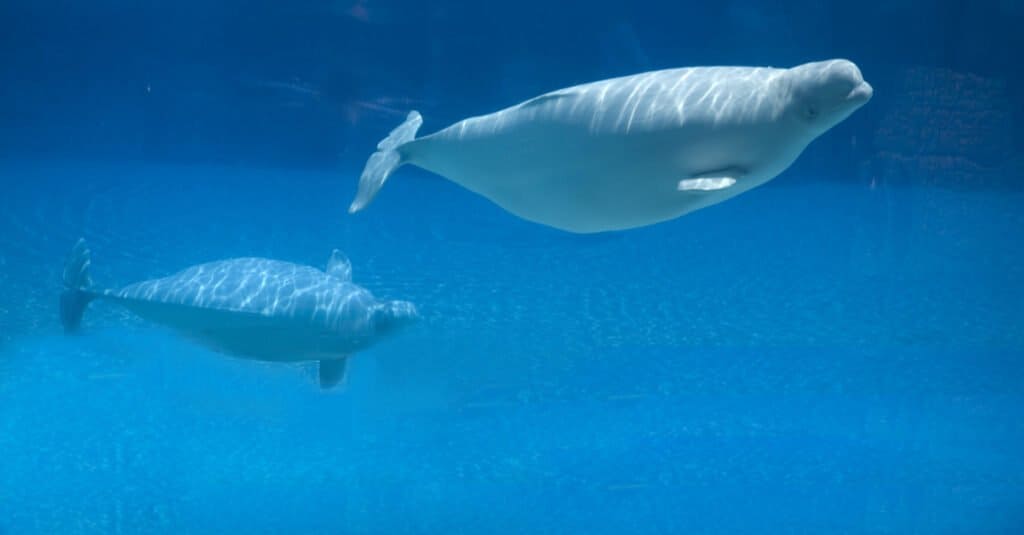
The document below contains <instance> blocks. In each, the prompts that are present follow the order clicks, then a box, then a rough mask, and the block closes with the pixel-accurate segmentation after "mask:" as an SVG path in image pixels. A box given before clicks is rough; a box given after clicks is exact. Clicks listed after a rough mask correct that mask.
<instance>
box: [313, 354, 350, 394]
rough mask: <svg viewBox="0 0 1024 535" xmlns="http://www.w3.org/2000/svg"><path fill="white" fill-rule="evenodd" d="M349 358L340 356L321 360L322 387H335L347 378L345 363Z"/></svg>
mask: <svg viewBox="0 0 1024 535" xmlns="http://www.w3.org/2000/svg"><path fill="white" fill-rule="evenodd" d="M347 360H348V359H345V358H340V359H333V360H321V361H320V370H319V373H320V388H323V389H328V388H333V387H335V386H337V385H338V384H340V383H341V382H342V381H344V380H345V364H346V361H347Z"/></svg>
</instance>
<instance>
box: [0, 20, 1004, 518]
mask: <svg viewBox="0 0 1024 535" xmlns="http://www.w3.org/2000/svg"><path fill="white" fill-rule="evenodd" d="M116 4H117V3H116V2H101V3H99V5H90V6H89V7H88V9H87V8H84V7H82V6H71V5H68V6H64V7H65V8H66V9H67V12H66V13H63V14H61V13H60V10H57V9H54V10H52V11H50V10H47V9H45V8H41V7H30V6H28V5H27V3H26V5H24V6H19V5H17V3H11V4H9V5H5V6H2V7H3V10H5V11H4V13H5V14H7V15H12V16H13V15H17V17H19V18H10V17H8V18H2V20H7V21H12V20H19V21H21V24H19V25H17V28H15V25H11V28H9V29H10V30H11V32H13V33H10V32H8V33H6V34H5V35H7V36H9V37H8V39H6V40H5V41H4V43H3V45H2V46H3V47H4V48H3V49H0V50H2V51H3V52H4V55H3V57H4V58H5V59H7V60H9V61H7V62H6V63H5V64H4V65H5V67H4V70H3V74H4V80H5V81H6V83H5V84H3V87H2V88H0V96H3V97H4V98H3V104H2V105H0V112H2V113H0V139H2V140H3V141H4V144H3V146H2V149H0V183H2V195H0V289H2V291H0V534H4V535H7V534H15V533H19V534H20V533H183V532H187V533H224V532H243V533H244V532H253V533H281V532H288V533H387V534H396V533H773V534H774V533H900V534H903V533H928V534H932V533H972V534H973V533H1007V534H1012V533H1020V532H1021V530H1024V459H1022V457H1021V455H1020V452H1021V451H1024V388H1022V387H1024V325H1022V318H1024V247H1022V246H1021V238H1020V236H1021V235H1022V234H1024V208H1022V207H1024V188H1022V187H1021V186H1020V180H1021V173H1020V166H1019V164H1020V163H1021V154H1022V151H1021V142H1022V140H1024V135H1022V132H1021V129H1020V126H1019V125H1020V124H1024V122H1022V121H1020V120H1019V119H1021V116H1022V115H1024V105H1022V103H1021V100H1020V97H1019V94H1018V92H1016V91H1011V90H1010V88H1011V87H1013V84H1014V83H1016V82H1019V81H1020V80H1019V78H1020V74H1019V73H1016V72H1015V71H1012V69H1011V68H1010V67H1009V66H1010V65H1011V64H1012V61H1011V59H1012V57H1014V55H1013V54H1012V53H1011V51H1012V50H1013V46H1014V45H1017V44H1022V42H1021V37H1020V36H1019V35H1017V34H1016V33H1014V32H999V31H994V30H993V31H991V32H984V31H982V30H981V28H982V26H984V24H983V23H990V24H995V25H997V26H998V27H1001V26H999V25H1011V24H1012V23H1013V21H1016V20H1020V17H1021V11H1022V10H1020V9H1019V8H1015V7H1014V5H1012V3H997V2H992V3H982V4H977V6H981V7H974V8H969V7H965V5H964V4H960V3H956V2H947V3H938V4H937V5H935V6H932V7H931V8H929V9H928V10H925V11H926V12H925V13H924V14H923V15H922V14H921V11H922V8H920V6H918V5H917V4H915V3H913V2H902V3H894V4H893V5H891V6H888V7H884V8H883V7H865V8H864V9H863V10H857V9H853V8H852V7H849V8H843V7H839V6H831V7H817V8H813V6H811V5H810V4H806V3H801V2H790V3H789V4H788V5H790V8H791V9H790V10H788V11H787V10H782V11H781V12H776V11H773V10H772V9H771V8H766V7H762V6H758V5H756V4H748V3H745V2H733V3H726V4H723V6H726V7H722V8H697V7H692V8H687V7H686V6H677V7H668V6H660V5H655V4H651V5H650V6H649V7H647V8H640V7H635V6H634V7H627V6H616V5H614V4H600V3H599V4H595V5H597V6H598V7H596V8H592V9H591V10H590V11H587V13H589V15H586V16H581V15H579V13H581V12H580V11H579V9H581V8H580V7H579V6H570V5H566V6H564V7H563V8H560V9H555V8H551V9H550V10H546V9H543V8H542V6H539V5H533V4H536V3H530V2H526V3H524V4H520V5H519V7H518V8H517V7H516V5H513V4H508V5H504V4H503V5H502V6H499V7H495V8H494V9H493V12H490V11H488V10H486V9H482V8H480V7H473V6H468V5H461V3H459V2H446V3H444V2H427V3H422V4H416V5H409V4H403V3H400V2H393V3H384V2H351V3H348V2H338V3H335V4H332V6H334V8H332V9H333V10H328V11H329V13H327V14H325V13H326V12H324V11H322V9H323V8H324V6H323V5H321V4H315V6H316V7H318V9H321V10H320V11H318V10H315V9H314V10H303V9H296V10H294V11H290V10H287V9H285V8H283V7H281V6H271V5H269V4H268V5H263V4H259V5H252V6H249V7H248V8H246V9H245V10H242V11H239V10H238V9H236V8H237V7H238V6H234V5H233V4H230V3H228V4H223V5H218V6H214V7H199V6H192V5H185V7H182V8H180V9H177V10H171V9H169V8H168V9H167V10H161V9H159V8H157V7H151V8H149V9H148V10H141V9H140V10H135V11H132V10H128V11H124V12H121V11H118V9H117V7H118V6H117V5H116ZM350 4H351V5H350ZM997 4H998V6H997ZM297 5H299V6H305V7H309V6H308V5H307V4H306V3H299V4H297ZM814 5H817V4H814ZM359 6H363V7H364V8H366V11H365V13H364V11H360V10H359V9H355V10H354V11H353V8H358V7H359ZM53 7H54V8H56V7H59V3H58V4H54V5H53ZM570 8H572V9H570ZM89 10H95V11H89ZM801 10H806V11H801ZM1000 10H1002V11H1000ZM113 12H118V13H121V14H122V16H123V17H125V19H124V20H125V21H127V22H125V23H124V24H121V25H119V24H117V23H115V22H114V21H115V20H117V19H115V18H112V17H111V13H113ZM794 13H799V14H794ZM83 17H84V18H83ZM801 17H803V18H801ZM1015 17H1016V18H1015ZM868 20H871V21H874V22H873V23H874V24H875V26H874V27H875V28H876V30H877V31H876V32H872V33H871V35H864V34H863V31H858V29H857V28H858V21H860V22H861V23H865V22H866V21H868ZM910 20H914V21H916V22H917V24H908V23H907V22H908V21H910ZM423 21H430V22H429V23H426V22H423ZM680 21H681V22H680ZM697 21H704V22H705V23H704V24H699V23H697ZM417 22H422V23H423V24H422V25H420V26H417V24H415V23H417ZM570 24H575V25H574V26H572V27H573V28H575V30H574V31H573V32H569V33H571V35H570V36H566V33H567V32H566V31H565V30H564V28H565V27H567V25H570ZM680 24H681V25H683V26H684V27H685V28H688V29H689V30H690V31H691V33H692V34H693V39H682V37H681V36H680V34H679V32H678V31H677V30H678V28H677V27H676V26H674V25H680ZM716 24H717V25H718V26H716ZM766 24H774V25H786V27H791V28H807V30H806V31H805V32H796V31H793V32H790V33H782V34H780V35H775V34H772V33H771V32H768V31H766V30H765V28H766V26H765V25H766ZM901 24H902V25H903V26H901ZM716 27H717V28H720V29H721V32H720V33H716V32H715V31H714V28H716ZM901 27H902V28H904V29H905V32H904V33H902V34H901V33H900V32H896V31H889V30H895V29H898V28H901ZM70 28H78V30H75V31H79V32H84V33H75V32H74V31H72V32H69V31H68V30H69V29H70ZM81 28H86V29H85V30H82V29H81ZM411 28H418V29H416V30H411ZM186 29H187V30H188V31H185V30H186ZM342 30H344V31H342ZM459 30H463V31H462V32H461V33H460V31H459ZM39 32H41V33H39ZM674 32H675V33H674ZM825 34H827V35H828V36H829V40H826V41H821V40H819V38H821V36H822V35H825ZM729 35H734V36H735V35H741V36H744V37H743V38H741V39H739V41H737V40H734V39H729V38H728V36H729ZM12 36H13V37H12ZM101 36H105V37H102V38H101ZM204 38H205V39H210V40H211V41H210V42H208V43H207V42H206V41H204V40H203V39H204ZM698 38H699V39H702V41H701V42H700V44H694V41H695V40H697V39H698ZM16 42H17V43H19V44H18V46H14V43H16ZM424 42H425V43H432V46H433V47H434V48H433V51H430V50H428V49H430V47H425V46H413V45H414V44H415V43H424ZM946 42H953V43H955V44H956V45H957V46H948V47H937V46H930V44H935V43H946ZM83 43H87V44H89V46H83ZM132 43H136V44H137V46H132ZM203 43H206V44H205V45H204V44H203ZM515 43H518V45H517V44H515ZM204 46H209V47H211V48H210V52H209V54H206V53H204V50H206V49H205V48H204ZM289 47H291V48H289ZM545 47H548V48H550V47H555V48H557V49H558V50H560V51H561V52H560V54H561V55H557V54H552V53H546V52H545ZM1008 48H1009V50H1008ZM55 51H60V53H59V54H56V53H55ZM399 51H407V53H408V54H409V55H410V57H407V58H403V57H402V54H400V53H399ZM334 55H337V56H339V57H340V59H337V58H336V59H332V60H328V59H327V58H329V57H331V56H334ZM833 55H844V56H849V57H851V59H854V60H856V61H858V64H860V66H861V68H862V70H863V71H864V73H865V77H866V78H867V79H868V81H870V82H871V83H872V84H873V85H874V86H875V87H876V96H875V98H874V99H873V100H872V102H871V103H869V104H868V106H866V107H865V108H864V109H863V110H862V111H859V112H857V114H856V115H855V116H854V117H851V119H850V120H849V121H848V122H847V123H844V124H842V125H840V126H839V127H837V128H836V129H835V130H833V131H832V132H829V133H828V134H826V135H825V136H824V137H823V138H822V139H820V140H818V141H817V142H815V144H813V145H812V146H811V147H810V148H809V149H808V151H807V152H806V153H805V154H804V155H803V157H802V158H801V159H800V160H799V161H798V162H797V164H796V165H794V167H793V168H791V169H790V170H789V171H787V172H786V173H785V174H783V175H782V176H781V177H779V178H778V179H776V180H775V181H773V182H771V183H769V184H767V185H765V186H763V187H761V188H758V189H756V190H753V191H751V192H748V193H745V194H743V195H741V196H739V197H736V198H735V199H732V200H730V201H728V202H725V203H722V204H719V205H716V206H713V207H711V208H708V209H705V210H701V211H698V212H696V213H693V214H691V215H688V216H686V217H683V218H680V219H678V220H675V221H671V222H668V223H664V224H660V225H655V226H651V227H646V228H641V229H636V230H632V231H628V232H621V233H609V234H600V235H573V234H567V233H563V232H559V231H556V230H553V229H549V228H545V227H542V226H539V225H535V224H531V223H528V222H526V221H522V220H520V219H517V218H515V217H514V216H511V215H510V214H508V213H506V212H504V211H502V210H500V209H499V208H497V207H495V206H494V205H492V204H490V203H488V202H487V201H486V200H484V199H482V198H480V197H477V196H475V195H473V194H471V193H469V192H467V191H465V190H462V189H460V188H458V187H457V186H455V185H454V184H452V183H450V182H447V181H444V180H443V179H440V178H438V177H436V176H433V175H430V174H428V173H426V172H422V171H418V170H416V169H412V168H403V169H402V170H401V171H399V172H398V173H397V174H396V175H395V177H394V178H393V179H392V180H391V181H390V182H389V183H388V184H387V186H386V187H385V188H384V190H383V191H382V192H381V194H380V197H379V198H378V199H377V200H376V201H375V203H374V204H373V205H372V206H371V207H370V208H369V209H368V210H367V211H366V212H363V213H360V214H358V215H356V216H349V215H347V214H346V213H345V209H346V207H347V205H348V202H349V201H350V200H351V198H352V195H353V192H354V190H355V183H356V177H357V175H358V172H359V170H360V168H361V165H362V163H363V160H364V159H365V157H366V155H368V154H369V152H370V151H371V150H372V147H373V145H374V144H375V143H376V141H377V140H378V139H379V138H380V137H382V136H383V135H384V134H386V132H387V130H388V129H389V128H390V127H391V126H394V124H397V122H398V120H399V118H400V115H395V114H393V113H390V112H388V111H381V110H379V109H376V110H375V111H374V110H373V109H370V108H366V107H360V106H354V107H353V106H349V107H346V105H347V104H351V103H352V102H354V101H356V100H358V101H368V100H373V99H375V98H377V97H381V96H390V97H398V96H407V97H409V98H411V99H417V100H418V102H417V103H416V104H409V105H406V104H403V103H401V102H398V103H396V101H394V100H383V101H381V100H376V101H375V102H378V104H379V103H380V102H384V103H385V104H386V105H387V106H390V107H396V108H400V111H404V110H406V109H408V108H409V107H417V108H420V109H421V110H422V111H423V112H424V115H425V117H426V124H425V127H424V130H425V131H433V130H434V129H436V128H440V127H441V126H444V125H445V124H447V122H448V121H450V120H457V119H459V118H461V117H464V116H466V115H470V114H474V113H481V112H487V111H490V110H492V109H495V108H497V107H501V106H504V105H507V104H511V103H513V102H515V101H517V100H521V99H523V98H527V97H529V96H531V95H532V94H535V93H537V92H539V91H544V90H548V89H553V88H556V87H559V86H563V85H568V84H570V83H576V82H580V81H586V80H587V79H593V78H600V77H606V76H612V75H618V74H624V73H627V72H632V71H636V70H643V69H647V68H660V67H668V66H676V65H680V64H709V63H717V62H720V61H729V62H739V63H764V62H767V63H779V64H790V63H795V62H798V61H805V60H812V59H820V58H821V57H830V56H833ZM425 57H433V58H434V59H433V60H432V61H431V62H426V61H425V60H424V58H425ZM329 61H330V62H333V63H334V64H335V65H337V64H342V65H347V64H351V65H352V66H351V71H354V72H357V73H359V75H360V76H363V77H364V78H363V79H362V80H361V84H358V85H359V88H358V91H355V90H352V91H349V92H346V91H340V96H339V93H338V92H335V93H333V94H332V98H335V97H336V98H337V101H336V103H340V104H339V105H338V106H335V107H332V106H327V105H326V104H324V103H323V101H322V100H317V99H313V101H309V100H303V98H305V97H303V95H305V94H306V93H303V90H302V89H301V87H306V86H301V87H300V89H295V88H294V87H293V88H290V89H283V90H281V91H283V95H284V96H282V93H281V92H280V91H278V89H272V90H267V87H268V86H267V85H266V83H265V82H268V81H269V82H275V81H278V82H279V81H282V80H283V83H288V84H292V85H294V83H293V80H292V77H296V76H298V77H302V78H304V79H313V80H317V82H316V83H315V84H314V87H316V88H322V87H326V85H319V84H328V82H325V81H323V78H317V76H319V75H317V74H316V73H317V72H320V71H319V70H318V66H320V65H322V64H326V63H328V62H329ZM378 63H380V64H378ZM288 65H291V67H290V68H289V67H288ZM395 65H398V66H405V67H408V70H403V69H396V68H394V66H395ZM324 69H326V70H330V69H327V68H326V67H325V68H324ZM310 73H312V74H310ZM326 78H331V76H326ZM253 80H255V82H254V81H253ZM261 83H262V84H263V85H260V84H261ZM302 83H305V82H302ZM147 85H148V86H149V87H150V90H149V91H147V90H146V89H145V88H146V87H147ZM300 85H301V84H300ZM343 85H344V84H343ZM254 87H262V88H263V90H259V91H257V90H255V89H253V88H254ZM274 87H277V86H274ZM325 94H326V93H325ZM146 95H156V96H155V97H152V98H157V99H159V100H157V101H155V102H153V101H147V100H145V99H146V98H150V97H146ZM12 99H13V100H12ZM385 104H381V105H385ZM79 237H85V238H86V239H87V240H88V241H89V244H90V247H91V249H92V251H93V259H92V269H93V278H94V279H95V281H96V282H97V283H98V284H99V285H101V286H103V285H109V286H119V285H122V284H126V283H130V282H135V281H137V280H141V279H145V278H151V277H157V276H162V275H166V274H169V273H172V272H174V271H177V270H179V269H181V268H184V267H188V266H190V265H193V264H196V263H200V262H206V261H211V260H217V259H222V258H230V257H235V256H264V257H269V258H275V259H280V260H286V261H291V262H297V263H303V264H310V265H314V266H320V267H322V266H323V265H324V264H325V263H326V261H327V258H328V256H329V255H330V252H331V250H332V249H333V248H340V249H342V250H343V251H345V253H346V254H347V255H348V257H349V258H350V259H351V260H352V263H353V273H354V279H355V281H356V282H357V283H359V284H361V285H364V286H366V287H367V288H368V289H370V290H371V291H373V292H374V293H375V294H376V295H378V296H379V297H382V298H388V299H407V300H410V301H413V302H415V303H416V304H417V305H418V307H419V309H420V311H421V313H422V314H423V321H422V322H420V324H419V325H417V326H416V327H415V328H413V329H411V330H410V331H408V332H405V333H403V334H402V335H401V336H398V337H396V338H394V339H393V340H389V341H387V342H386V343H384V344H381V345H380V346H377V347H374V348H373V349H371V350H369V351H366V352H364V353H361V354H359V355H356V356H355V357H354V358H353V359H352V361H351V363H350V365H349V376H348V378H347V381H346V385H345V387H344V388H343V389H339V390H332V391H321V390H320V389H319V387H318V386H317V380H316V376H315V371H316V370H315V368H314V367H312V366H302V365H296V366H291V365H280V364H264V363H258V362H252V361H244V360H235V359H230V358H225V357H224V356H223V355H219V354H215V353H212V352H210V351H208V350H206V349H203V348H201V347H198V346H196V345H193V344H191V343H189V342H188V341H186V340H183V339H181V338H178V337H177V336H175V335H174V334H172V333H168V332H166V331H164V330H162V329H160V328H159V327H156V326H153V325H150V324H147V323H145V322H143V321H141V320H139V319H137V318H135V317H133V316H131V315H129V314H128V313H127V312H125V311H123V310H122V309H119V308H117V307H115V306H113V305H109V304H104V303H95V304H94V305H93V306H91V307H90V309H89V311H88V312H87V313H86V317H85V322H84V329H83V332H82V333H81V334H80V335H76V336H65V335H64V334H63V333H62V331H61V328H60V324H59V321H58V319H57V294H58V292H59V290H60V286H59V275H60V270H61V267H62V265H61V264H62V261H63V258H64V255H65V254H66V253H67V251H68V250H69V249H70V247H71V245H72V244H73V243H74V241H75V240H76V239H77V238H79Z"/></svg>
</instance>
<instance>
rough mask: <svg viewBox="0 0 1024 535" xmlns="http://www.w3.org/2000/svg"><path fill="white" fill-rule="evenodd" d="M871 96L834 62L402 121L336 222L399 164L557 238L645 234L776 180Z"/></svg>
mask: <svg viewBox="0 0 1024 535" xmlns="http://www.w3.org/2000/svg"><path fill="white" fill-rule="evenodd" d="M872 94H873V90H872V88H871V86H870V85H869V84H868V83H867V82H865V81H864V78H863V77H862V75H861V72H860V69H858V67H857V66H856V65H855V64H853V63H852V62H850V61H847V60H842V59H836V60H830V61H821V62H814V63H806V64H803V65H799V66H797V67H793V68H789V69H779V68H768V67H694V68H681V69H668V70H660V71H652V72H646V73H642V74H637V75H633V76H625V77H621V78H613V79H609V80H603V81H599V82H593V83H588V84H583V85H578V86H575V87H569V88H566V89H560V90H557V91H553V92H550V93H547V94H544V95H540V96H538V97H536V98H533V99H530V100H527V101H525V102H522V103H520V104H517V105H515V106H512V107H510V108H506V109H503V110H500V111H497V112H494V113H491V114H489V115H484V116H480V117H472V118H469V119H465V120H463V121H460V122H458V123H455V124H453V125H451V126H449V127H447V128H445V129H443V130H441V131H439V132H437V133H434V134H431V135H428V136H423V137H419V138H416V137H415V136H416V132H417V130H418V129H419V127H420V125H421V124H422V118H421V117H420V115H419V113H417V112H415V111H414V112H411V113H410V114H409V116H408V118H407V119H406V121H405V122H404V123H403V124H401V125H400V126H398V127H397V128H396V129H395V130H393V131H392V132H391V134H390V135H389V136H388V137H387V138H385V139H384V140H383V141H381V142H380V144H379V145H378V147H377V148H378V151H377V152H375V153H374V154H373V155H372V156H371V157H370V158H369V160H368V161H367V163H366V167H365V168H364V170H363V173H362V175H361V176H360V179H359V188H358V192H357V194H356V197H355V199H354V200H353V202H352V204H351V206H350V207H349V212H350V213H354V212H358V211H360V210H362V209H363V208H365V207H366V206H367V205H368V204H369V203H370V202H371V201H372V200H373V198H374V197H375V196H376V194H377V192H378V191H379V190H380V188H381V187H382V186H383V185H384V182H385V181H386V180H387V179H388V177H389V176H390V175H391V173H392V172H394V170H395V169H397V168H398V167H400V166H402V165H404V164H411V165H415V166H418V167H421V168H423V169H426V170H428V171H431V172H434V173H436V174H439V175H442V176H444V177H446V178H448V179H449V180H451V181H453V182H455V183H457V184H459V185H461V186H462V187H464V188H466V189H469V190H471V191H473V192H476V193H478V194H480V195H482V196H484V197H486V198H487V199H490V200H491V201H493V202H494V203H496V204H497V205H499V206H501V207H502V208H504V209H505V210H507V211H509V212H511V213H513V214H515V215H517V216H519V217H521V218H524V219H527V220H530V221H534V222H537V223H540V224H544V225H548V226H551V227H555V228H559V229H562V230H566V231H570V232H576V233H591V232H602V231H611V230H623V229H629V228H635V227H641V226H645V225H651V224H654V223H658V222H662V221H667V220H670V219H674V218H676V217H679V216H681V215H683V214H686V213H689V212H692V211H694V210H697V209H699V208H703V207H706V206H710V205H713V204H716V203H719V202H722V201H724V200H726V199H729V198H730V197H733V196H735V195H738V194H740V193H742V192H744V191H747V190H749V189H751V188H754V187H756V186H759V185H761V184H764V183H765V182H767V181H769V180H771V179H772V178H774V177H776V176H778V175H779V174H780V173H782V172H783V171H784V170H785V169H786V168H787V167H789V166H790V164H792V163H793V161H794V160H796V158H797V157H798V156H799V155H800V153H801V152H802V151H803V150H804V148H806V147H807V145H808V144H809V143H810V142H811V141H813V140H814V139H815V138H817V137H818V136H820V135H822V134H823V133H825V132H826V131H827V130H829V129H830V128H832V127H833V126H835V125H837V124H838V123H840V122H841V121H843V120H844V119H845V118H846V117H848V116H849V115H850V114H851V113H853V112H854V111H855V110H856V109H857V108H859V107H860V106H862V105H863V104H864V103H865V102H867V101H868V100H870V98H871V96H872Z"/></svg>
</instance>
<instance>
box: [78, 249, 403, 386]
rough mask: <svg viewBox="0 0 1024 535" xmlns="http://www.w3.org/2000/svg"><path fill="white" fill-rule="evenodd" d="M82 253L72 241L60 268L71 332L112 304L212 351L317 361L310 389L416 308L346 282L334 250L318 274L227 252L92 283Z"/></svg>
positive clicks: (335, 377)
mask: <svg viewBox="0 0 1024 535" xmlns="http://www.w3.org/2000/svg"><path fill="white" fill-rule="evenodd" d="M90 265H91V261H90V252H89V249H88V247H86V245H85V241H84V240H79V241H78V243H76V244H75V246H74V248H73V249H72V250H71V253H70V254H69V255H68V258H67V261H66V262H65V265H64V276H63V285H64V290H63V292H62V293H61V296H60V318H61V323H62V324H63V325H64V330H65V331H66V332H69V333H70V332H75V331H77V330H78V329H79V326H80V323H81V319H82V314H83V313H84V311H85V309H86V307H87V306H88V305H89V303H90V302H91V301H94V300H96V299H102V300H106V301H109V302H112V303H115V304H118V305H120V306H122V307H124V308H126V309H128V310H130V311H132V312H134V313H135V314H136V315H138V316H140V317H142V318H144V319H147V320H149V321H151V322H154V323H158V324H160V325H164V326H166V327H170V328H171V329H174V330H175V331H177V332H179V333H181V334H183V335H185V336H186V337H187V338H189V339H191V340H193V341H196V342H199V343H201V344H202V345H205V346H206V347H209V348H211V349H213V350H215V351H219V352H222V353H226V354H229V355H233V356H236V357H241V358H247V359H253V360H263V361H271V362H306V361H311V362H318V363H319V366H318V373H319V375H320V385H321V386H322V387H323V388H330V387H332V386H335V385H337V384H340V383H342V382H344V378H345V369H346V361H347V359H348V357H350V356H351V355H353V354H355V353H357V352H359V351H362V350H364V349H367V348H369V347H371V346H373V345H374V344H376V343H378V342H380V341H381V340H384V339H386V338H389V337H391V336H393V335H394V334H396V333H398V332H400V331H401V330H403V329H404V328H406V327H408V326H409V325H411V324H412V323H414V322H415V321H416V320H417V318H418V317H419V314H418V312H417V310H416V306H415V305H413V304H412V303H410V302H408V301H382V300H380V299H377V298H376V297H375V296H374V295H373V294H371V293H370V292H369V291H368V290H366V289H365V288H363V287H361V286H357V285H356V284H353V283H352V280H351V279H352V265H351V263H350V262H349V260H348V258H346V257H345V255H344V254H342V253H341V252H340V251H338V250H335V251H334V252H333V253H332V254H331V257H330V260H329V261H328V264H327V269H326V271H321V270H319V269H316V268H313V267H310V266H303V265H299V264H293V263H290V262H282V261H279V260H271V259H266V258H233V259H228V260H220V261H216V262H209V263H206V264H199V265H197V266H192V267H189V268H186V269H184V270H182V271H179V272H178V273H175V274H173V275H169V276H167V277H162V278H159V279H152V280H147V281H141V282H137V283H135V284H129V285H128V286H125V287H123V288H119V289H96V288H94V287H93V284H92V281H91V279H90V277H89V267H90Z"/></svg>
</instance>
